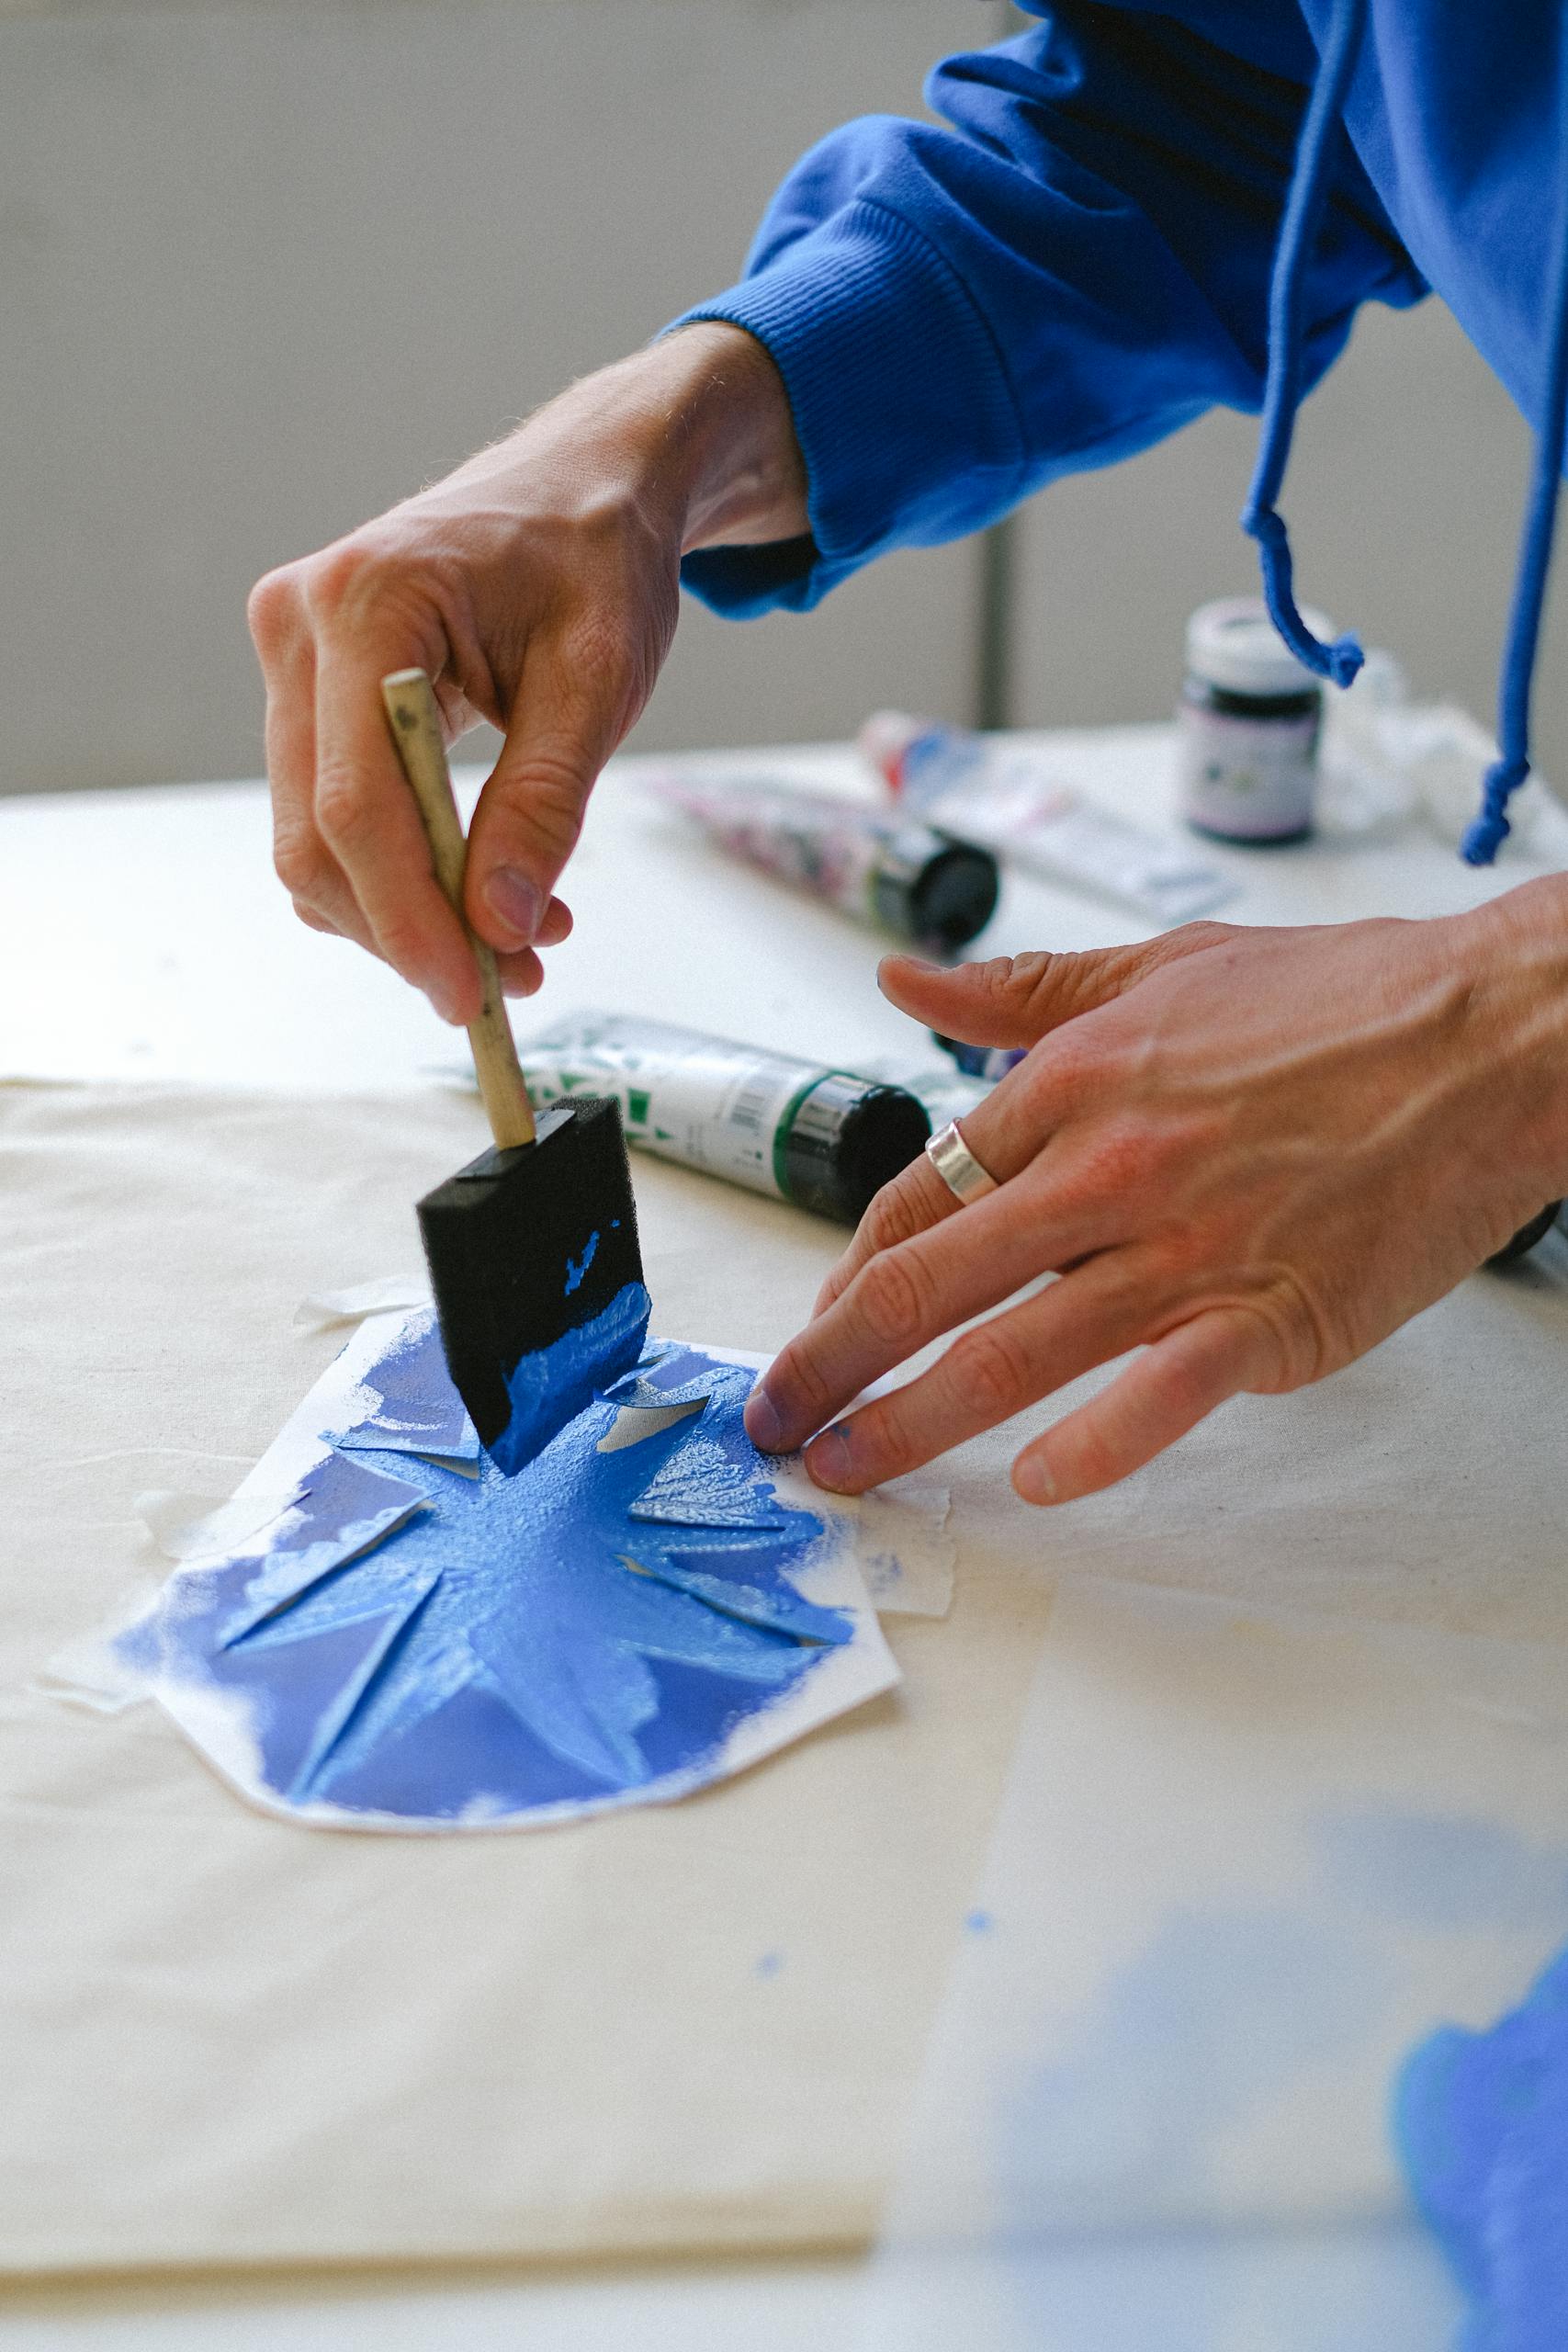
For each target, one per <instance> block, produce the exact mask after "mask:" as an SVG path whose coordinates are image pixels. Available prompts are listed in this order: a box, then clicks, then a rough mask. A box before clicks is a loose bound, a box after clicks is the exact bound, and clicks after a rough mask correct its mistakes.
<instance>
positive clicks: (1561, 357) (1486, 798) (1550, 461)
mask: <svg viewBox="0 0 1568 2352" xmlns="http://www.w3.org/2000/svg"><path fill="white" fill-rule="evenodd" d="M1560 71H1561V72H1562V90H1563V97H1564V100H1565V102H1568V60H1564V61H1563V62H1562V64H1561V65H1560ZM1565 152H1568V151H1565ZM1559 176H1560V177H1561V178H1562V181H1563V186H1562V208H1561V209H1562V218H1561V220H1559V222H1558V231H1557V240H1558V241H1557V251H1556V254H1554V255H1553V257H1552V266H1551V288H1550V291H1549V295H1548V300H1550V302H1551V350H1550V352H1549V354H1548V356H1547V363H1546V407H1545V410H1544V413H1543V414H1542V416H1541V421H1540V428H1539V430H1538V432H1537V434H1536V436H1535V458H1534V462H1533V464H1532V466H1531V469H1530V486H1529V498H1528V500H1527V502H1526V505H1525V521H1524V529H1523V531H1522V532H1521V534H1520V537H1519V564H1518V570H1517V572H1516V573H1515V575H1514V601H1513V604H1512V605H1511V606H1510V607H1509V611H1508V634H1507V637H1506V639H1505V640H1504V646H1503V673H1502V676H1501V678H1500V679H1499V681H1498V685H1497V741H1498V745H1499V747H1500V750H1501V753H1502V756H1501V758H1500V759H1498V760H1496V761H1495V762H1494V763H1493V764H1492V766H1491V767H1489V768H1488V769H1487V771H1486V775H1485V779H1484V781H1483V784H1482V787H1481V814H1480V815H1479V816H1478V817H1477V818H1476V820H1475V821H1474V823H1473V824H1472V826H1471V828H1470V831H1468V832H1467V833H1466V835H1465V837H1464V840H1463V842H1462V843H1461V849H1460V854H1461V857H1462V858H1463V859H1464V861H1465V863H1466V865H1491V863H1492V861H1493V859H1494V858H1495V856H1496V854H1497V852H1498V850H1499V849H1500V848H1501V846H1502V844H1503V842H1504V841H1505V840H1506V836H1507V832H1508V819H1507V813H1506V812H1507V806H1508V796H1509V794H1510V793H1512V792H1517V790H1518V788H1519V786H1520V785H1521V784H1523V782H1524V780H1525V778H1526V776H1527V775H1529V772H1530V755H1529V726H1530V681H1531V679H1532V677H1533V675H1534V673H1535V658H1536V651H1537V648H1538V647H1539V645H1540V616H1541V608H1542V606H1543V605H1545V602H1546V582H1547V577H1548V574H1549V573H1550V571H1551V537H1552V533H1553V531H1554V529H1555V528H1556V525H1557V492H1558V487H1559V485H1560V483H1561V482H1562V452H1563V429H1564V428H1563V412H1564V406H1565V404H1568V173H1562V172H1560V175H1559Z"/></svg>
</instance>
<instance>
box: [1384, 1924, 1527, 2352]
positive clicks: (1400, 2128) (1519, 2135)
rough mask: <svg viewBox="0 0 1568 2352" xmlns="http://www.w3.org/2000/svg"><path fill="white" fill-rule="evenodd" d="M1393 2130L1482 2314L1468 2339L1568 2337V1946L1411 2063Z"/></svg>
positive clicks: (1509, 2349)
mask: <svg viewBox="0 0 1568 2352" xmlns="http://www.w3.org/2000/svg"><path fill="white" fill-rule="evenodd" d="M1393 2122H1394V2136H1395V2140H1396V2142H1397V2143H1398V2147H1399V2151H1400V2154H1401V2157H1402V2159H1403V2161H1404V2168H1405V2171H1406V2173H1407V2175H1408V2176H1409V2179H1410V2184H1411V2188H1412V2189H1413V2191H1414V2193H1415V2197H1416V2203H1417V2205H1418V2206H1419V2207H1420V2209H1421V2211H1422V2214H1423V2216H1424V2217H1425V2219H1426V2221H1427V2224H1428V2226H1429V2227H1430V2228H1431V2229H1432V2231H1433V2232H1434V2233H1435V2234H1436V2236H1437V2238H1438V2242H1439V2244H1440V2245H1441V2246H1442V2248H1443V2251H1444V2253H1445V2254H1446V2256H1448V2259H1449V2262H1450V2267H1452V2269H1453V2272H1454V2275H1455V2277H1456V2278H1458V2280H1459V2282H1460V2285H1461V2288H1462V2289H1463V2290H1464V2292H1465V2294H1466V2295H1467V2297H1468V2298H1469V2300H1470V2302H1471V2306H1472V2316H1471V2319H1470V2322H1469V2324H1468V2325H1467V2326H1466V2328H1465V2329H1464V2331H1463V2334H1462V2335H1461V2347H1462V2352H1562V2346H1564V2345H1568V1951H1564V1952H1561V1953H1559V1955H1558V1957H1557V1958H1556V1959H1555V1960H1554V1961H1553V1962H1551V1965H1550V1967H1548V1968H1547V1969H1546V1970H1545V1972H1544V1973H1542V1974H1541V1975H1540V1977H1538V1978H1537V1980H1536V1982H1535V1984H1534V1985H1532V1986H1531V1988H1530V1990H1529V1993H1528V1994H1527V1996H1526V1997H1525V1999H1524V2001H1523V2002H1522V2003H1521V2004H1520V2006H1519V2007H1517V2009H1515V2010H1513V2011H1512V2012H1511V2013H1510V2014H1509V2015H1508V2016H1506V2017H1505V2018H1502V2019H1501V2020H1500V2021H1499V2023H1498V2024H1496V2025H1495V2026H1494V2027H1492V2029H1491V2030H1490V2031H1488V2032H1483V2033H1472V2032H1469V2031H1466V2030H1464V2029H1463V2028H1461V2027H1459V2026H1445V2027H1443V2028H1441V2029H1440V2030H1439V2031H1438V2032H1437V2033H1435V2034H1433V2035H1432V2036H1431V2038H1430V2039H1429V2040H1428V2041H1425V2042H1423V2043H1422V2044H1421V2045H1420V2047H1419V2048H1418V2049H1417V2050H1416V2052H1415V2053H1414V2054H1413V2055H1412V2056H1411V2057H1410V2058H1409V2059H1408V2060H1407V2061H1406V2062H1405V2064H1404V2069H1403V2071H1402V2073H1401V2075H1400V2077H1399V2080H1398V2083H1397V2085H1396V2086H1395V2091H1394V2112H1393Z"/></svg>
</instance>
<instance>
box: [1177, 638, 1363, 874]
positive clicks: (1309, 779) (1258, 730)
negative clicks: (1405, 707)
mask: <svg viewBox="0 0 1568 2352" xmlns="http://www.w3.org/2000/svg"><path fill="white" fill-rule="evenodd" d="M1302 617H1303V620H1304V621H1305V622H1306V625H1307V627H1308V628H1310V629H1311V630H1312V631H1313V634H1314V636H1315V637H1318V638H1321V639H1328V638H1331V637H1332V636H1333V634H1334V631H1333V628H1332V625H1331V624H1330V623H1329V622H1328V621H1326V620H1325V618H1324V616H1323V615H1322V614H1321V613H1311V612H1309V613H1303V616H1302ZM1322 729H1323V684H1322V681H1321V680H1320V679H1318V678H1315V677H1314V675H1313V673H1312V672H1311V671H1310V670H1308V669H1307V668H1306V667H1305V666H1304V665H1303V663H1302V662H1298V661H1297V659H1296V657H1295V655H1294V654H1293V653H1292V651H1291V650H1290V647H1289V646H1288V645H1287V644H1286V643H1285V641H1284V639H1282V638H1281V637H1280V634H1279V632H1278V630H1277V629H1276V628H1275V627H1274V624H1273V622H1272V621H1271V620H1270V619H1269V613H1268V609H1267V607H1266V606H1265V605H1263V603H1262V602H1261V601H1260V599H1258V598H1257V597H1252V596H1227V597H1224V598H1222V599H1221V600H1220V601H1219V602H1218V603H1217V604H1213V605H1200V606H1199V608H1198V610H1197V611H1196V612H1195V613H1194V614H1193V616H1192V617H1191V619H1190V621H1189V622H1188V624H1187V676H1186V678H1185V680H1184V682H1183V684H1182V689H1181V701H1180V704H1179V708H1178V711H1177V767H1178V781H1179V805H1180V809H1181V813H1182V815H1183V816H1184V817H1185V818H1186V820H1187V822H1188V823H1189V824H1190V825H1191V826H1192V827H1193V828H1194V829H1195V831H1198V832H1201V833H1208V834H1210V835H1212V836H1213V839H1215V840H1216V841H1223V842H1252V843H1261V842H1295V841H1300V840H1301V839H1302V837H1303V834H1306V833H1309V832H1310V831H1312V820H1313V806H1314V801H1315V799H1316V797H1317V748H1318V739H1319V736H1320V734H1321V732H1322Z"/></svg>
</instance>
